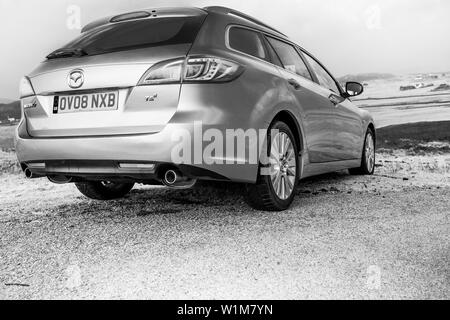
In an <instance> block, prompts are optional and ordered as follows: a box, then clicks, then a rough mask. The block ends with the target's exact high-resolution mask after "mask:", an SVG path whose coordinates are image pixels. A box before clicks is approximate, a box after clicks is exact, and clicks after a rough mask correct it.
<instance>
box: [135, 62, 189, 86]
mask: <svg viewBox="0 0 450 320" xmlns="http://www.w3.org/2000/svg"><path fill="white" fill-rule="evenodd" d="M183 66H184V59H177V60H168V61H163V62H160V63H157V64H155V65H154V66H153V67H151V68H150V69H148V70H147V72H146V73H145V74H144V76H143V77H142V79H141V80H140V81H139V85H151V84H163V83H164V84H168V83H180V81H181V74H182V72H183Z"/></svg>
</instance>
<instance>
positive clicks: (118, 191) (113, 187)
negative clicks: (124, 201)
mask: <svg viewBox="0 0 450 320" xmlns="http://www.w3.org/2000/svg"><path fill="white" fill-rule="evenodd" d="M75 186H76V187H77V188H78V190H79V191H80V192H81V193H82V194H83V195H84V196H86V197H88V198H90V199H93V200H114V199H120V198H123V197H125V196H126V195H127V194H128V193H129V192H130V191H131V190H132V189H133V187H134V183H115V182H106V181H101V182H97V181H95V182H94V181H91V182H82V183H75Z"/></svg>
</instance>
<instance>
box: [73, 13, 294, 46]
mask: <svg viewBox="0 0 450 320" xmlns="http://www.w3.org/2000/svg"><path fill="white" fill-rule="evenodd" d="M208 13H213V14H215V15H216V16H222V17H223V18H228V19H229V20H230V21H233V22H239V23H240V24H244V25H246V26H248V27H252V28H255V29H259V30H261V31H263V32H266V33H270V34H273V35H275V36H277V37H280V38H285V39H287V36H286V35H285V34H283V33H282V32H280V31H278V30H277V29H275V28H273V27H271V26H269V25H268V24H266V23H264V22H262V21H260V20H258V19H256V18H253V17H251V16H249V15H247V14H245V13H242V12H240V11H237V10H234V9H231V8H227V7H221V6H212V7H205V8H203V9H201V8H195V7H165V8H147V9H142V10H136V11H132V12H127V13H123V14H118V15H114V16H108V17H104V18H101V19H98V20H95V21H93V22H91V23H89V24H87V25H86V26H85V27H84V28H83V29H82V30H81V32H82V33H83V32H87V31H89V30H92V29H94V28H97V27H99V26H102V25H106V24H109V23H111V21H112V20H114V19H118V18H120V17H123V16H132V15H133V14H137V15H139V14H147V16H144V17H142V16H141V17H140V19H150V18H156V17H191V16H202V15H206V14H208ZM127 20H132V18H131V19H127Z"/></svg>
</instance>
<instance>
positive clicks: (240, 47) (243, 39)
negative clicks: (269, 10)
mask: <svg viewBox="0 0 450 320" xmlns="http://www.w3.org/2000/svg"><path fill="white" fill-rule="evenodd" d="M228 36H229V45H230V47H231V48H232V49H234V50H237V51H240V52H243V53H246V54H249V55H251V56H253V57H257V58H260V59H263V60H266V61H269V60H270V58H269V57H268V54H267V52H266V50H265V47H264V42H263V38H262V36H261V35H260V34H259V33H257V32H255V31H252V30H249V29H244V28H239V27H232V28H231V29H230V31H229V34H228Z"/></svg>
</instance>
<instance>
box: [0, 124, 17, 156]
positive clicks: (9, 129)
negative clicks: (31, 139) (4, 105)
mask: <svg viewBox="0 0 450 320" xmlns="http://www.w3.org/2000/svg"><path fill="white" fill-rule="evenodd" d="M15 130H16V127H15V126H0V151H4V152H10V151H14V132H15Z"/></svg>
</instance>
